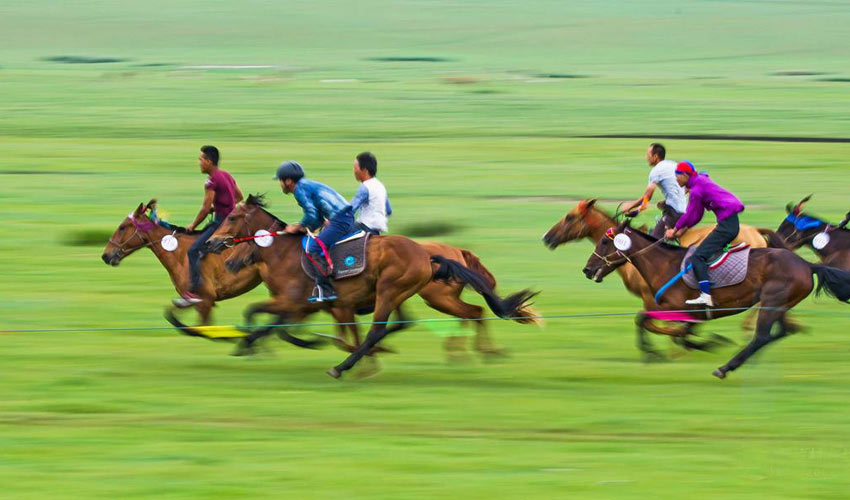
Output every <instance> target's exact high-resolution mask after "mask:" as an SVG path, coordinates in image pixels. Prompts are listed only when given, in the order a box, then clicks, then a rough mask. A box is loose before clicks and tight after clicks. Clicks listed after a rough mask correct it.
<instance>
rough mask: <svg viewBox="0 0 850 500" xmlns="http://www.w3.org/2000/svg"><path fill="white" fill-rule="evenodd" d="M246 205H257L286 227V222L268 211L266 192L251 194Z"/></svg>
mask: <svg viewBox="0 0 850 500" xmlns="http://www.w3.org/2000/svg"><path fill="white" fill-rule="evenodd" d="M245 204H246V205H251V206H253V207H257V208H259V209H260V210H262V211H263V213H265V214H266V215H268V216H269V217H271V218H272V219H274V221H275V222H277V223H278V224H280V225H281V226H283V227H286V222H284V221H283V220H281V219H280V218H279V217H278V216H277V215H275V214H273V213H271V212H269V211H268V206H269V204H268V202H267V201H266V194H265V193H257V194H249V195H248V199H247V200H245Z"/></svg>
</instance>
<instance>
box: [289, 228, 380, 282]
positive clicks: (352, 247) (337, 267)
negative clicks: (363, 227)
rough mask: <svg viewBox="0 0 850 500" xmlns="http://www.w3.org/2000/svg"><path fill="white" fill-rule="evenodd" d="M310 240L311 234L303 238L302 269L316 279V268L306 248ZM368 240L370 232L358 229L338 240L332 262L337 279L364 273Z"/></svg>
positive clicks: (332, 253)
mask: <svg viewBox="0 0 850 500" xmlns="http://www.w3.org/2000/svg"><path fill="white" fill-rule="evenodd" d="M309 242H310V236H304V238H303V239H302V240H301V248H302V249H303V250H304V251H303V252H302V253H301V269H303V270H304V272H305V273H306V274H307V276H309V277H310V279H313V280H315V279H316V268H315V267H314V266H313V263H312V262H310V259H309V258H308V257H307V250H306V249H307V244H308V243H309ZM368 242H369V233H367V232H365V231H358V232H356V233H354V234H351V235H348V236H346V237H345V238H343V239H341V240H339V241H338V242H336V244H335V245H334V247H333V248H332V249H331V262H333V266H334V270H333V276H331V277H332V278H333V279H335V280H341V279H345V278H351V277H352V276H357V275H358V274H360V273H362V272H363V270H364V269H366V244H367V243H368ZM313 258H316V256H315V255H314V256H313ZM320 258H324V257H320Z"/></svg>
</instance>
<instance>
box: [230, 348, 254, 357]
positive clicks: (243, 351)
mask: <svg viewBox="0 0 850 500" xmlns="http://www.w3.org/2000/svg"><path fill="white" fill-rule="evenodd" d="M252 354H254V348H253V347H246V346H243V345H238V346H236V349H234V350H233V352H231V353H230V355H231V356H251V355H252Z"/></svg>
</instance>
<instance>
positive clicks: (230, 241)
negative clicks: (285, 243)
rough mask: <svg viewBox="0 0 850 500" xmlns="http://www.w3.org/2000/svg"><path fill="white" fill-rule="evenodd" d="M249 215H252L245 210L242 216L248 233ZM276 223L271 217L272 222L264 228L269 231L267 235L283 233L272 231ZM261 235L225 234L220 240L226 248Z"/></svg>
mask: <svg viewBox="0 0 850 500" xmlns="http://www.w3.org/2000/svg"><path fill="white" fill-rule="evenodd" d="M251 215H252V213H251V212H247V211H246V212H245V215H243V217H245V229H246V230H247V232H248V233H251V228H250V226H249V222H250V220H251ZM269 215H271V214H269ZM277 223H278V221H277V219H275V218H274V217H272V223H271V225H270V226H269V227H268V228H267V229H266V231H267V232H268V233H269V234H268V236H272V237H274V236H280V235H282V234H285V233H284V232H283V231H272V228H274V226H275V225H276V224H277ZM258 231H259V230H258ZM254 232H255V233H256V231H254ZM261 237H263V236H256V234H254V235H251V234H249V235H248V236H240V237H237V236H231V235H226V236H223V237H222V240H223V242H224V246H226V247H227V248H233V247H234V246H236V245H238V244H240V243H245V242H246V241H251V240H255V239H257V238H261Z"/></svg>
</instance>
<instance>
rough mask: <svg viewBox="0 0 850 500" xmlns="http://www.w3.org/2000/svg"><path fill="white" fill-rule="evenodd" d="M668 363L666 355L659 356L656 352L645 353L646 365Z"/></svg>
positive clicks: (644, 360)
mask: <svg viewBox="0 0 850 500" xmlns="http://www.w3.org/2000/svg"><path fill="white" fill-rule="evenodd" d="M666 361H667V358H666V357H664V355H662V354H659V353H657V352H654V351H650V352H645V353H643V362H644V363H664V362H666Z"/></svg>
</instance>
